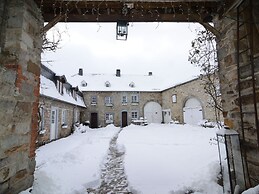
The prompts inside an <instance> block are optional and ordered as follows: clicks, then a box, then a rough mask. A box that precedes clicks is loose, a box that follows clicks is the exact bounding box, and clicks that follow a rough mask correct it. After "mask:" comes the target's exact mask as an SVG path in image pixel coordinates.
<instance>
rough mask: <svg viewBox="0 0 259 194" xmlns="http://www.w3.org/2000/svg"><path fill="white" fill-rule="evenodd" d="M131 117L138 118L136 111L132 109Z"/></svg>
mask: <svg viewBox="0 0 259 194" xmlns="http://www.w3.org/2000/svg"><path fill="white" fill-rule="evenodd" d="M131 119H132V120H136V119H138V111H132V112H131Z"/></svg>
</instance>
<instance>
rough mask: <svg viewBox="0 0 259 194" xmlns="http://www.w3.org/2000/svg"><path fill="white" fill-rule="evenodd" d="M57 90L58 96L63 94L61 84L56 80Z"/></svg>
mask: <svg viewBox="0 0 259 194" xmlns="http://www.w3.org/2000/svg"><path fill="white" fill-rule="evenodd" d="M57 89H58V92H59V93H60V94H63V83H62V82H61V81H59V80H57Z"/></svg>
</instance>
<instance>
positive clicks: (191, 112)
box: [183, 97, 203, 125]
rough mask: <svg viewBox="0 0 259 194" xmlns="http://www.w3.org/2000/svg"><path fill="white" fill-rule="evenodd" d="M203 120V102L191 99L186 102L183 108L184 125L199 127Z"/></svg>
mask: <svg viewBox="0 0 259 194" xmlns="http://www.w3.org/2000/svg"><path fill="white" fill-rule="evenodd" d="M202 119H203V110H202V105H201V102H200V101H199V100H198V99H197V98H195V97H191V98H189V99H187V100H186V102H185V104H184V107H183V121H184V123H187V124H191V125H197V124H198V122H199V121H201V120H202Z"/></svg>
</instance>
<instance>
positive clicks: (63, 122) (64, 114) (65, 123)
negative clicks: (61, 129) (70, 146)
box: [62, 109, 68, 125]
mask: <svg viewBox="0 0 259 194" xmlns="http://www.w3.org/2000/svg"><path fill="white" fill-rule="evenodd" d="M67 112H68V111H67V110H65V109H63V110H62V125H67Z"/></svg>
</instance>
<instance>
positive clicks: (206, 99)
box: [162, 79, 215, 123]
mask: <svg viewBox="0 0 259 194" xmlns="http://www.w3.org/2000/svg"><path fill="white" fill-rule="evenodd" d="M174 94H175V95H176V96H177V101H176V103H173V102H172V95H174ZM191 97H195V98H197V99H198V100H199V101H200V103H201V105H202V109H203V118H204V119H207V120H210V121H215V112H214V109H213V108H212V106H211V105H210V104H211V102H212V99H211V97H210V96H209V95H207V94H206V93H205V91H204V86H203V85H202V80H201V79H195V80H192V81H189V82H186V83H183V84H179V85H177V86H175V87H172V88H170V89H167V90H165V91H163V92H162V101H163V109H171V113H172V119H173V120H176V121H179V122H180V123H183V122H184V119H183V107H184V105H185V102H186V100H188V99H189V98H191Z"/></svg>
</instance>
